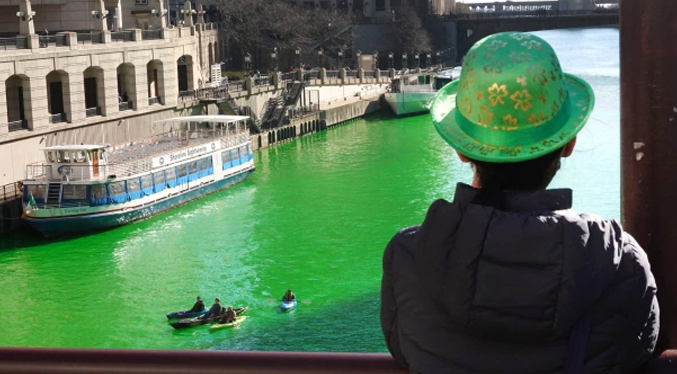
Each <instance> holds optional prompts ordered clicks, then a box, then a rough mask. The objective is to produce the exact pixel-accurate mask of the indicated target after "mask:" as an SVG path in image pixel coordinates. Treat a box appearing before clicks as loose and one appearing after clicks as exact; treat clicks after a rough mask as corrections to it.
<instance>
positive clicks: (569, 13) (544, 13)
mask: <svg viewBox="0 0 677 374" xmlns="http://www.w3.org/2000/svg"><path fill="white" fill-rule="evenodd" d="M614 15H615V16H618V15H619V12H618V9H595V10H534V11H526V12H510V11H502V12H473V13H465V14H445V15H441V16H437V18H442V19H444V20H483V19H496V18H524V17H528V18H532V17H541V18H551V17H580V16H593V17H594V16H600V17H607V16H614Z"/></svg>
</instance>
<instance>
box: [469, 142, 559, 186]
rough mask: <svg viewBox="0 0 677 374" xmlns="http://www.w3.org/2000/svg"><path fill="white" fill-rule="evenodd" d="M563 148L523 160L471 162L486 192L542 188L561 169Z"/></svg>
mask: <svg viewBox="0 0 677 374" xmlns="http://www.w3.org/2000/svg"><path fill="white" fill-rule="evenodd" d="M562 149H563V147H562V148H558V149H556V150H554V151H552V152H550V153H548V154H546V155H544V156H541V157H539V158H535V159H533V160H527V161H522V162H506V163H498V162H485V161H477V160H470V162H471V163H472V165H473V169H474V170H475V173H476V174H477V178H479V181H480V185H481V186H482V190H484V191H486V192H501V191H508V190H512V191H529V190H541V189H545V188H546V187H547V186H548V184H550V181H552V178H553V177H554V176H555V174H556V173H557V171H558V170H559V168H560V166H561V158H562Z"/></svg>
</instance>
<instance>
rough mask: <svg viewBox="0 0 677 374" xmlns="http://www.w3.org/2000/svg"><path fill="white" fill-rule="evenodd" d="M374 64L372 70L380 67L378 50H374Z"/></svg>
mask: <svg viewBox="0 0 677 374" xmlns="http://www.w3.org/2000/svg"><path fill="white" fill-rule="evenodd" d="M372 65H373V66H372V68H371V70H376V69H377V68H378V51H374V63H373V64H372Z"/></svg>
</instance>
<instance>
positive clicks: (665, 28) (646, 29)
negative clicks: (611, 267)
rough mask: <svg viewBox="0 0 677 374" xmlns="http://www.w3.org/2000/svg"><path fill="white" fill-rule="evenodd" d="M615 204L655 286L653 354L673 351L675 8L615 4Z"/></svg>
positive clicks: (676, 325)
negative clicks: (657, 313) (657, 311)
mask: <svg viewBox="0 0 677 374" xmlns="http://www.w3.org/2000/svg"><path fill="white" fill-rule="evenodd" d="M620 8H621V21H620V51H621V192H622V193H621V196H622V197H621V200H622V202H621V203H622V218H623V225H624V227H625V229H626V230H627V231H628V232H630V233H631V234H632V235H633V236H634V237H635V238H636V239H637V241H638V242H639V244H640V245H641V246H642V247H643V248H644V249H645V250H646V252H647V253H648V255H649V260H650V261H651V268H652V271H653V273H654V275H655V276H656V281H657V283H658V301H659V303H660V307H661V332H660V338H659V343H658V345H659V349H661V350H663V349H668V348H672V349H675V348H677V298H676V297H675V295H677V271H676V270H675V267H677V226H676V225H675V223H676V222H677V216H676V215H677V87H676V86H677V70H675V68H674V65H675V63H677V43H675V40H677V18H675V14H677V1H674V0H648V1H637V0H621V1H620Z"/></svg>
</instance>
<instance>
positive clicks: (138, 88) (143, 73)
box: [127, 64, 148, 110]
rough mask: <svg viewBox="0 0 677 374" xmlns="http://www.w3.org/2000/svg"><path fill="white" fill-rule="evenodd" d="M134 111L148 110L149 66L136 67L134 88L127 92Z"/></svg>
mask: <svg viewBox="0 0 677 374" xmlns="http://www.w3.org/2000/svg"><path fill="white" fill-rule="evenodd" d="M127 95H128V96H129V99H130V100H131V101H132V102H133V106H134V110H141V109H146V108H148V66H147V65H145V64H144V65H134V88H133V89H131V90H129V91H128V92H127Z"/></svg>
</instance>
